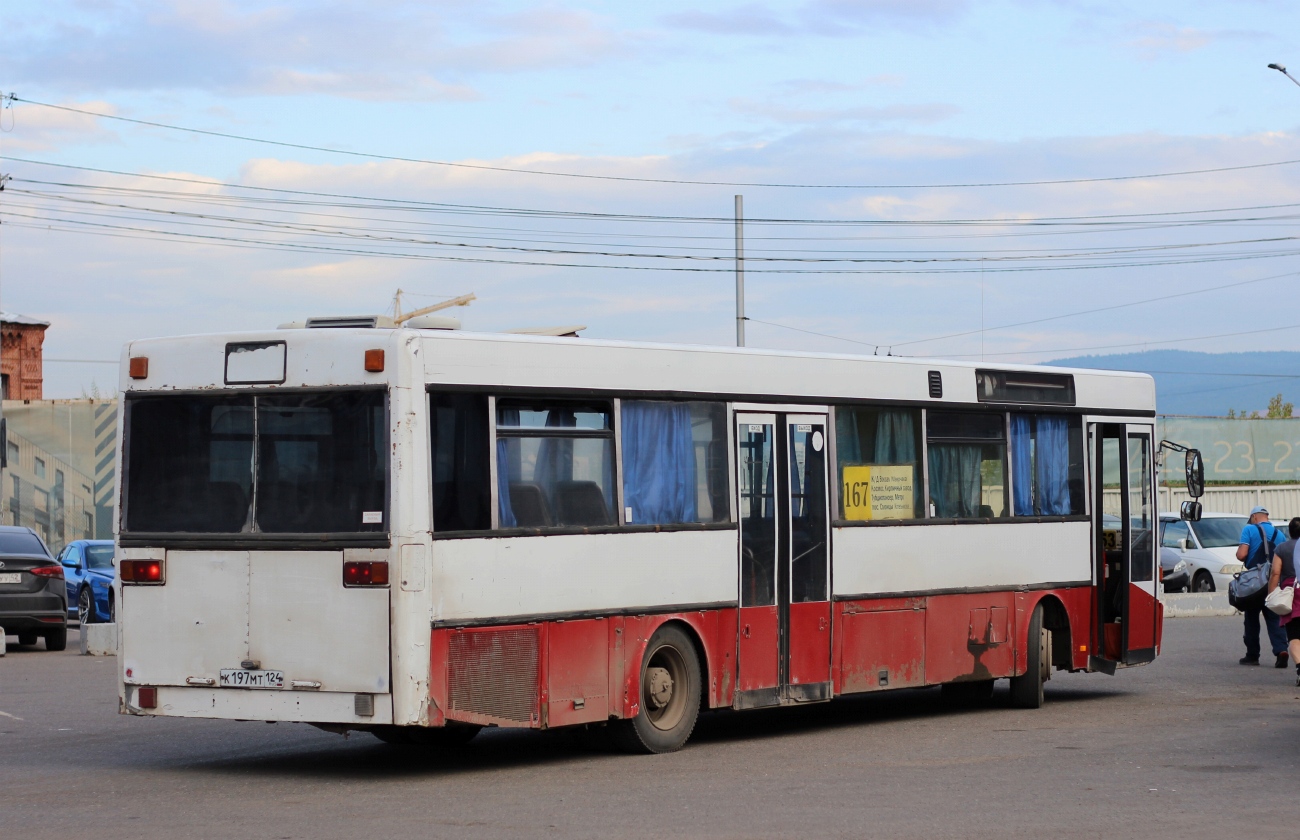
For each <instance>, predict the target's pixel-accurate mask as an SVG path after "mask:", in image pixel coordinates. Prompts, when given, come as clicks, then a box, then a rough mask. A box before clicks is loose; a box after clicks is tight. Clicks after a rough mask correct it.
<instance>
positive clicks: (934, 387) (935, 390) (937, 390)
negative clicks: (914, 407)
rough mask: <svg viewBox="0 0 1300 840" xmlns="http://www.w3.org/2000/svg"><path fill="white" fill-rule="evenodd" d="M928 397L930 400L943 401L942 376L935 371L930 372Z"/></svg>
mask: <svg viewBox="0 0 1300 840" xmlns="http://www.w3.org/2000/svg"><path fill="white" fill-rule="evenodd" d="M930 397H931V399H936V400H941V399H943V374H942V373H940V372H939V371H937V370H932V371H930Z"/></svg>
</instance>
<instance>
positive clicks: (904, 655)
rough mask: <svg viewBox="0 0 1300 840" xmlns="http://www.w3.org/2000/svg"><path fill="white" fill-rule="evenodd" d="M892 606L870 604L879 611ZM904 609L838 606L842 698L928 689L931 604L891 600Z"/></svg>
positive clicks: (856, 605)
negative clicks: (889, 690)
mask: <svg viewBox="0 0 1300 840" xmlns="http://www.w3.org/2000/svg"><path fill="white" fill-rule="evenodd" d="M882 603H886V602H880V601H877V602H867V604H869V605H871V606H877V605H879V604H882ZM887 603H889V604H891V605H897V606H900V607H902V608H901V609H862V608H861V607H860V606H859V605H858V604H854V603H852V602H849V603H841V604H836V607H837V608H838V610H837V612H838V613H839V616H838V619H837V624H838V628H839V632H838V633H837V634H836V647H837V649H838V650H837V656H836V661H837V662H839V663H840V666H839V668H838V671H839V676H838V679H837V681H836V688H837V693H841V694H850V693H853V692H858V691H876V690H878V689H883V688H910V687H915V686H922V685H925V599H924V598H913V599H905V600H904V599H888V600H887Z"/></svg>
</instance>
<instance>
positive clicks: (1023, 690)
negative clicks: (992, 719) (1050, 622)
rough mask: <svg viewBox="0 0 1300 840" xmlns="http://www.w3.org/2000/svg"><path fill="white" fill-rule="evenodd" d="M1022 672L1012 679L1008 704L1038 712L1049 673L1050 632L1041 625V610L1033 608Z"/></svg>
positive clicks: (1039, 607) (1050, 656)
mask: <svg viewBox="0 0 1300 840" xmlns="http://www.w3.org/2000/svg"><path fill="white" fill-rule="evenodd" d="M1025 637H1026V638H1025V645H1026V647H1027V648H1028V650H1026V651H1025V672H1024V673H1023V674H1021V675H1020V676H1018V677H1012V678H1011V705H1012V706H1015V707H1017V708H1020V709H1037V708H1040V707H1041V706H1042V705H1043V683H1045V682H1047V680H1048V678H1049V677H1050V676H1051V674H1052V631H1050V630H1048V629H1047V628H1046V627H1044V626H1043V607H1042V605H1041V604H1040V605H1039V606H1037V607H1034V612H1033V615H1032V616H1030V618H1029V632H1028V633H1027V634H1025Z"/></svg>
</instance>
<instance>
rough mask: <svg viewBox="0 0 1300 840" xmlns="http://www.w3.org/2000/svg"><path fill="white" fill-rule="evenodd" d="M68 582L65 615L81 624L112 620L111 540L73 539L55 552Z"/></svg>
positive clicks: (113, 570) (114, 613)
mask: <svg viewBox="0 0 1300 840" xmlns="http://www.w3.org/2000/svg"><path fill="white" fill-rule="evenodd" d="M59 562H60V563H62V564H63V578H64V580H65V581H66V582H67V585H68V617H69V618H73V617H75V618H77V619H78V620H79V621H80V622H81V623H82V624H95V623H97V622H101V621H116V620H117V606H116V604H114V603H113V578H114V577H115V576H116V575H117V566H116V565H114V563H113V541H112V540H74V541H72V542H70V543H68V544H67V545H66V546H64V548H63V551H62V552H60V553H59Z"/></svg>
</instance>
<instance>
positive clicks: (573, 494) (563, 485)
mask: <svg viewBox="0 0 1300 840" xmlns="http://www.w3.org/2000/svg"><path fill="white" fill-rule="evenodd" d="M555 512H556V516H557V519H558V520H559V524H561V525H610V524H612V523H611V522H610V515H609V508H608V507H606V506H605V494H604V493H602V492H601V490H600V485H599V484H597V483H596V482H594V481H558V482H556V483H555Z"/></svg>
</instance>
